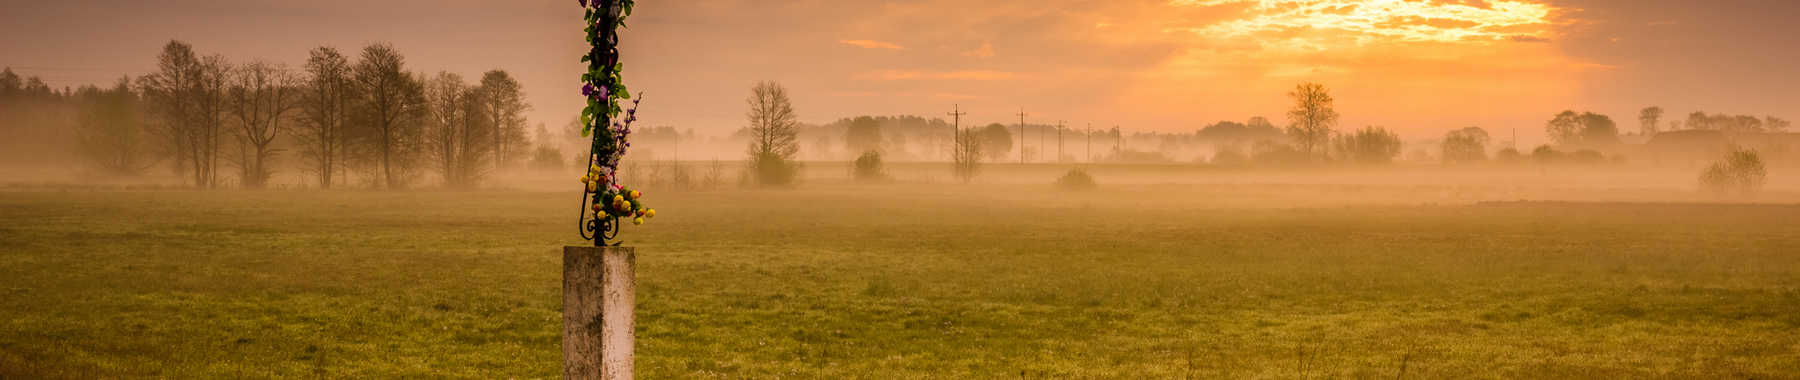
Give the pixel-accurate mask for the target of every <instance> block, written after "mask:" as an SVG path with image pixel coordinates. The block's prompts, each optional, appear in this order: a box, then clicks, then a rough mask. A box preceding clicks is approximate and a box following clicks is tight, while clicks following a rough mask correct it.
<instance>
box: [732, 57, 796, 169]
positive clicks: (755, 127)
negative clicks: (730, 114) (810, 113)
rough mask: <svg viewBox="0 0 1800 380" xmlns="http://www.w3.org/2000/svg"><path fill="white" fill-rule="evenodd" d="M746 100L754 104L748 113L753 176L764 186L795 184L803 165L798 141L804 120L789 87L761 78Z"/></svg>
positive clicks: (746, 114) (750, 162)
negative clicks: (791, 99) (797, 155)
mask: <svg viewBox="0 0 1800 380" xmlns="http://www.w3.org/2000/svg"><path fill="white" fill-rule="evenodd" d="M744 101H745V103H748V104H749V105H750V111H749V112H746V113H745V114H744V116H745V117H746V118H748V119H749V121H750V149H749V151H748V152H747V153H749V155H750V159H749V161H748V162H746V164H747V165H748V166H749V167H747V168H746V169H747V170H749V171H750V174H751V175H750V177H749V179H751V180H754V181H755V185H757V186H760V187H782V186H789V185H792V184H793V183H794V181H795V180H796V179H797V178H798V176H799V169H800V168H799V164H798V163H796V162H794V155H795V154H797V153H799V152H800V144H799V143H798V142H796V140H797V137H798V135H799V133H800V122H799V116H798V115H796V114H795V113H794V106H793V104H792V102H791V101H789V100H788V93H787V88H786V87H782V86H781V84H780V83H775V82H774V81H762V82H757V83H756V86H754V87H751V88H750V98H748V99H745V100H744Z"/></svg>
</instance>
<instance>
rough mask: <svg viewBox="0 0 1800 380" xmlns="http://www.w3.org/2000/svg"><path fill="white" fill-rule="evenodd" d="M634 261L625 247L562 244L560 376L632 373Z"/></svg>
mask: <svg viewBox="0 0 1800 380" xmlns="http://www.w3.org/2000/svg"><path fill="white" fill-rule="evenodd" d="M636 261H637V256H636V254H635V253H634V252H633V250H632V248H630V247H563V379H566V380H631V379H633V378H634V377H635V376H633V371H632V357H633V355H632V352H631V350H632V346H633V345H634V344H635V343H636V340H637V339H636V337H635V336H636V333H635V331H634V329H635V328H636V325H637V317H636V316H635V315H634V314H635V311H636V309H637V295H636V291H637V280H636V276H637V268H636V266H637V265H636Z"/></svg>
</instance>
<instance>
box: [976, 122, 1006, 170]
mask: <svg viewBox="0 0 1800 380" xmlns="http://www.w3.org/2000/svg"><path fill="white" fill-rule="evenodd" d="M976 134H977V135H980V137H979V138H977V139H976V141H978V142H979V143H980V144H981V149H980V150H981V153H982V155H984V156H986V157H987V159H988V161H993V162H1000V160H1004V159H1006V156H1007V153H1011V152H1012V149H1013V139H1012V131H1010V130H1007V129H1006V125H1005V124H1000V123H993V124H988V125H987V126H986V127H982V128H981V129H980V132H977V133H976Z"/></svg>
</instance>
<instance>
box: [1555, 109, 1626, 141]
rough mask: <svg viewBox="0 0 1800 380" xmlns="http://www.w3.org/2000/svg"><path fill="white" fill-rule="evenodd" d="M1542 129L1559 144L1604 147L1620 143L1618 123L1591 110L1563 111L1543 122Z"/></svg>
mask: <svg viewBox="0 0 1800 380" xmlns="http://www.w3.org/2000/svg"><path fill="white" fill-rule="evenodd" d="M1544 131H1545V132H1546V133H1547V134H1549V135H1550V140H1551V141H1554V142H1555V143H1556V145H1559V146H1568V147H1587V148H1600V149H1605V148H1611V147H1614V146H1617V145H1619V144H1620V141H1619V126H1618V124H1617V123H1614V122H1613V120H1612V118H1611V117H1608V116H1606V115H1601V114H1597V113H1593V112H1582V113H1576V112H1575V111H1574V110H1567V111H1563V112H1562V113H1558V114H1556V116H1555V117H1552V118H1551V119H1550V121H1549V122H1546V123H1544Z"/></svg>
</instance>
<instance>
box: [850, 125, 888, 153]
mask: <svg viewBox="0 0 1800 380" xmlns="http://www.w3.org/2000/svg"><path fill="white" fill-rule="evenodd" d="M882 145H883V144H882V138H881V123H880V122H877V121H875V118H873V117H869V116H857V117H856V118H855V119H851V120H850V127H849V128H848V129H846V130H845V131H844V147H845V148H847V149H848V150H849V152H850V153H851V154H861V153H864V152H870V151H880V150H881V147H882Z"/></svg>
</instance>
